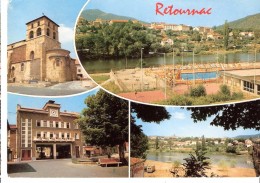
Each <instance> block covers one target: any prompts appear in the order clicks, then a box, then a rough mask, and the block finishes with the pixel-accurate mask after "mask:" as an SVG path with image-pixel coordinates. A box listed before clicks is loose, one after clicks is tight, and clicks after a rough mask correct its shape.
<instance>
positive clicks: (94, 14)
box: [80, 9, 136, 21]
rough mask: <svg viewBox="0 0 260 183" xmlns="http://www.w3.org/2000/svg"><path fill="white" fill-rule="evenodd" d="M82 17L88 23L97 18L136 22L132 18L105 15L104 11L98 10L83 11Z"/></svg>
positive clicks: (110, 14)
mask: <svg viewBox="0 0 260 183" xmlns="http://www.w3.org/2000/svg"><path fill="white" fill-rule="evenodd" d="M80 16H81V17H83V18H85V19H87V20H88V21H94V20H96V19H97V18H100V19H102V20H112V19H118V20H136V19H135V18H132V17H126V16H119V15H115V14H112V13H105V12H103V11H100V10H98V9H90V10H84V11H82V13H81V15H80Z"/></svg>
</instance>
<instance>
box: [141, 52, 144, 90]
mask: <svg viewBox="0 0 260 183" xmlns="http://www.w3.org/2000/svg"><path fill="white" fill-rule="evenodd" d="M143 49H144V48H141V90H142V91H143V90H144V89H143Z"/></svg>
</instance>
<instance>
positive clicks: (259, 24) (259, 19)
mask: <svg viewBox="0 0 260 183" xmlns="http://www.w3.org/2000/svg"><path fill="white" fill-rule="evenodd" d="M228 25H229V27H230V28H232V29H241V30H250V29H251V30H259V29H260V13H258V14H254V15H250V16H247V17H244V18H241V19H238V20H235V21H232V22H228ZM223 27H224V25H221V26H218V27H217V28H218V29H223Z"/></svg>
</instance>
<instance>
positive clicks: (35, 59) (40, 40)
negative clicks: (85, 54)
mask: <svg viewBox="0 0 260 183" xmlns="http://www.w3.org/2000/svg"><path fill="white" fill-rule="evenodd" d="M58 28H59V25H58V24H57V23H55V22H54V21H52V20H51V19H50V18H48V17H47V16H45V15H44V16H41V17H39V18H37V19H34V20H32V21H30V22H28V23H26V39H25V40H22V41H19V42H16V43H12V44H10V45H8V47H7V55H8V64H7V67H8V81H9V82H19V83H30V82H37V81H49V82H65V81H72V80H75V79H76V67H75V60H74V59H72V58H71V57H70V52H69V51H68V50H64V49H62V48H61V43H60V42H59V32H58Z"/></svg>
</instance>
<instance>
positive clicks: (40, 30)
mask: <svg viewBox="0 0 260 183" xmlns="http://www.w3.org/2000/svg"><path fill="white" fill-rule="evenodd" d="M40 35H42V29H41V28H38V29H37V36H40Z"/></svg>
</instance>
